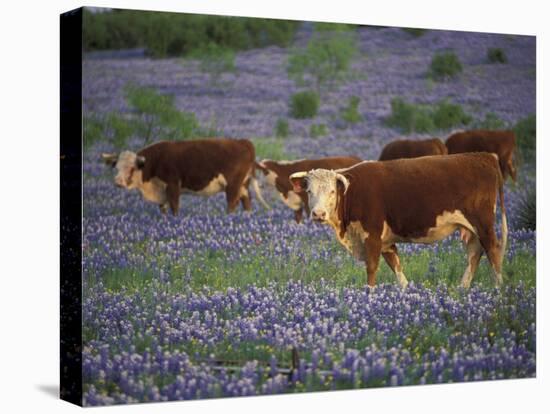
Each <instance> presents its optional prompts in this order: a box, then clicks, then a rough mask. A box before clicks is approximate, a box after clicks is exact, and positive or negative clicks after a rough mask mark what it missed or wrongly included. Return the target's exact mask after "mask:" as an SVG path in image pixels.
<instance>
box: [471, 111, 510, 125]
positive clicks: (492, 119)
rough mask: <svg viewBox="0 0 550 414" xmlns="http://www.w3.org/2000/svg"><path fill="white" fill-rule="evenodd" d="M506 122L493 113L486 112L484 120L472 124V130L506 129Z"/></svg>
mask: <svg viewBox="0 0 550 414" xmlns="http://www.w3.org/2000/svg"><path fill="white" fill-rule="evenodd" d="M506 126H507V125H506V122H504V121H503V120H502V119H500V118H499V117H498V116H497V115H496V114H495V113H494V112H487V113H486V114H485V119H483V120H478V121H476V122H475V123H474V124H472V128H474V129H506Z"/></svg>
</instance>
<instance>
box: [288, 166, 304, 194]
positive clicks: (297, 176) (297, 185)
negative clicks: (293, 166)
mask: <svg viewBox="0 0 550 414" xmlns="http://www.w3.org/2000/svg"><path fill="white" fill-rule="evenodd" d="M289 179H290V182H291V183H292V191H294V192H295V193H301V192H303V191H305V190H306V189H307V172H306V171H301V172H297V173H294V174H292V175H291V176H290V177H289Z"/></svg>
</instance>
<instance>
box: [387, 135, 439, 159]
mask: <svg viewBox="0 0 550 414" xmlns="http://www.w3.org/2000/svg"><path fill="white" fill-rule="evenodd" d="M446 154H447V147H446V146H445V144H444V143H443V141H441V140H440V139H439V138H432V139H423V140H412V139H400V140H397V141H392V142H390V143H389V144H387V145H386V146H385V147H384V149H382V153H381V154H380V158H378V161H388V160H397V159H400V158H417V157H424V156H427V155H446Z"/></svg>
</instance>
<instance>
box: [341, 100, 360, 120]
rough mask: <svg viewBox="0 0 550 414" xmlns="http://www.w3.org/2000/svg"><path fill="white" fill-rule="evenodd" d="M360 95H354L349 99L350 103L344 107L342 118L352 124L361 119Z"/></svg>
mask: <svg viewBox="0 0 550 414" xmlns="http://www.w3.org/2000/svg"><path fill="white" fill-rule="evenodd" d="M359 101H360V99H359V97H358V96H352V97H350V98H349V100H348V105H347V106H346V107H345V108H344V109H342V111H341V116H342V119H343V120H344V121H346V122H348V123H350V124H355V123H357V122H359V121H360V120H361V114H360V113H359V110H358V108H359Z"/></svg>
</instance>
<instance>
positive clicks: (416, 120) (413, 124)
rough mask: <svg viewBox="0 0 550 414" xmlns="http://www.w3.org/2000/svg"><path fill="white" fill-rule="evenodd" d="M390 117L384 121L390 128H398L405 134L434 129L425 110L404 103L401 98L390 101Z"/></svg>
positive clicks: (418, 106)
mask: <svg viewBox="0 0 550 414" xmlns="http://www.w3.org/2000/svg"><path fill="white" fill-rule="evenodd" d="M391 109H392V113H391V115H390V116H389V117H388V118H387V119H386V124H387V125H388V126H390V127H394V128H399V129H401V130H402V131H403V132H405V133H410V132H430V131H432V130H434V129H435V126H434V123H433V121H432V118H431V116H430V113H429V111H428V109H427V108H425V107H422V106H420V105H414V104H410V103H407V102H405V101H404V100H403V99H401V98H394V99H392V101H391Z"/></svg>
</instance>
